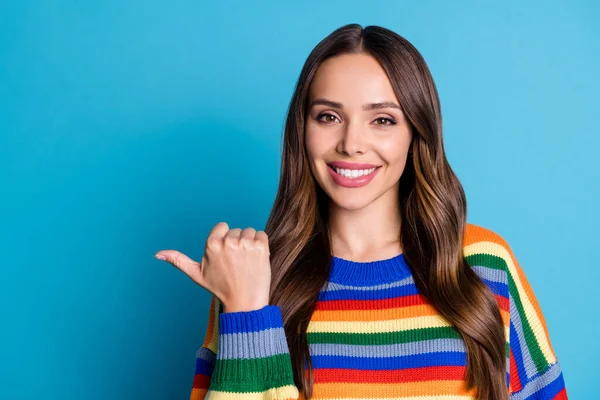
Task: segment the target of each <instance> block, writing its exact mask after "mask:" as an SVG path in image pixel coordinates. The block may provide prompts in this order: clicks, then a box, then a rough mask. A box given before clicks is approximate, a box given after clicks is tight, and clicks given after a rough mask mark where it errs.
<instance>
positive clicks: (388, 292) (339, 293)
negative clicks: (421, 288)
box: [319, 283, 419, 300]
mask: <svg viewBox="0 0 600 400" xmlns="http://www.w3.org/2000/svg"><path fill="white" fill-rule="evenodd" d="M414 294H419V292H418V290H417V287H416V286H415V284H414V283H413V284H409V285H404V286H397V287H391V288H386V289H377V290H352V289H343V290H333V291H327V292H320V293H319V300H380V299H389V298H392V297H403V296H410V295H414Z"/></svg>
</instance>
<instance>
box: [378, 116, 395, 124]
mask: <svg viewBox="0 0 600 400" xmlns="http://www.w3.org/2000/svg"><path fill="white" fill-rule="evenodd" d="M375 121H383V123H382V124H375V125H382V126H388V125H396V121H394V120H393V119H391V118H385V117H381V118H377V119H376V120H375Z"/></svg>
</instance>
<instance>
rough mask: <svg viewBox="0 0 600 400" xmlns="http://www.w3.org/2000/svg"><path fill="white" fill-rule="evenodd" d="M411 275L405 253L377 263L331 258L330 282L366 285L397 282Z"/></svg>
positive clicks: (376, 261)
mask: <svg viewBox="0 0 600 400" xmlns="http://www.w3.org/2000/svg"><path fill="white" fill-rule="evenodd" d="M410 275H411V271H410V268H409V266H408V264H407V263H406V259H405V258H404V253H401V254H398V255H396V256H394V257H392V258H387V259H382V260H375V261H352V260H346V259H343V258H340V257H336V256H332V257H331V268H330V275H329V280H330V281H331V282H335V283H345V284H355V285H363V286H364V285H366V284H381V283H389V282H395V281H398V280H401V279H404V278H407V277H409V276H410Z"/></svg>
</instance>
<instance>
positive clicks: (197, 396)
mask: <svg viewBox="0 0 600 400" xmlns="http://www.w3.org/2000/svg"><path fill="white" fill-rule="evenodd" d="M206 392H208V389H197V388H192V392H191V393H190V400H204V398H205V397H206Z"/></svg>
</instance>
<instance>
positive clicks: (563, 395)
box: [552, 388, 569, 400]
mask: <svg viewBox="0 0 600 400" xmlns="http://www.w3.org/2000/svg"><path fill="white" fill-rule="evenodd" d="M552 400H569V398H568V397H567V389H566V388H562V390H561V391H560V392H558V393H556V396H554V397H553V398H552Z"/></svg>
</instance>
